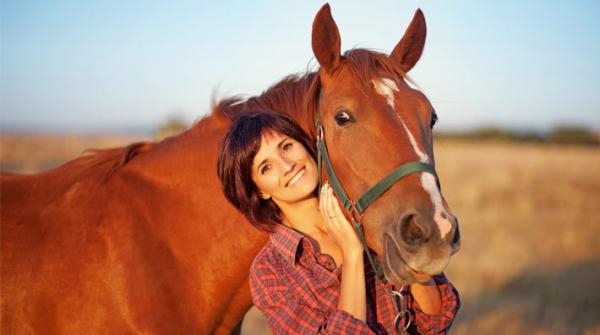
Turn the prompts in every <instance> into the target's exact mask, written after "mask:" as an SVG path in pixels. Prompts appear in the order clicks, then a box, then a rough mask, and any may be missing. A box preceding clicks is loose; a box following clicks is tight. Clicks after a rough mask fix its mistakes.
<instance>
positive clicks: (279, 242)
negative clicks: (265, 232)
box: [270, 224, 304, 264]
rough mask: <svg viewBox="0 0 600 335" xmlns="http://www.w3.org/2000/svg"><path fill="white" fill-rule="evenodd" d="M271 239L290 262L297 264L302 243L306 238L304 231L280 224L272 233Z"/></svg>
mask: <svg viewBox="0 0 600 335" xmlns="http://www.w3.org/2000/svg"><path fill="white" fill-rule="evenodd" d="M270 239H271V243H272V244H273V247H275V249H277V250H278V251H279V252H280V253H281V254H282V255H283V256H284V257H285V258H286V259H288V260H289V261H290V263H292V264H296V261H297V260H298V256H299V255H298V254H299V253H300V249H301V245H302V243H301V242H302V240H303V239H304V235H303V234H302V233H300V232H299V231H297V230H294V229H292V228H289V227H287V226H285V225H283V224H278V225H277V226H275V230H274V231H273V232H272V233H271V234H270Z"/></svg>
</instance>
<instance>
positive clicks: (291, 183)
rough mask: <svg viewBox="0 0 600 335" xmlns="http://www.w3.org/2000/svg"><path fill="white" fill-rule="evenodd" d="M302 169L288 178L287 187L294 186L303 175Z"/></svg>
mask: <svg viewBox="0 0 600 335" xmlns="http://www.w3.org/2000/svg"><path fill="white" fill-rule="evenodd" d="M304 171H305V170H304V169H302V170H300V172H298V173H297V174H296V175H295V176H294V178H292V179H290V182H289V183H288V187H291V186H294V184H296V183H297V182H298V180H300V178H302V176H304Z"/></svg>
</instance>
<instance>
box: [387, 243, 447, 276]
mask: <svg viewBox="0 0 600 335" xmlns="http://www.w3.org/2000/svg"><path fill="white" fill-rule="evenodd" d="M428 254H429V252H427V250H425V249H421V250H418V251H417V252H409V251H406V250H404V251H403V250H401V247H400V245H399V244H398V243H396V241H395V240H394V238H393V237H391V236H389V235H386V236H385V237H384V240H383V254H382V268H383V274H384V275H385V277H386V278H387V280H389V281H390V282H392V283H394V284H397V285H410V284H413V283H423V282H426V281H428V280H429V279H431V277H432V276H434V275H437V274H440V273H441V272H442V271H443V270H444V269H445V268H446V266H447V265H448V263H449V262H450V252H448V253H447V255H442V256H441V257H435V258H431V257H427V256H426V255H428Z"/></svg>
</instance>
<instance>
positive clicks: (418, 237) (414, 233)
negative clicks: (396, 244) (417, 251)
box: [400, 214, 427, 246]
mask: <svg viewBox="0 0 600 335" xmlns="http://www.w3.org/2000/svg"><path fill="white" fill-rule="evenodd" d="M418 218H419V216H418V215H417V214H409V215H405V216H404V217H403V218H402V220H401V221H400V236H402V240H403V241H404V242H406V243H407V244H408V245H411V246H419V245H421V244H423V243H425V242H426V239H427V233H426V229H425V227H423V225H421V224H420V223H419V219H418Z"/></svg>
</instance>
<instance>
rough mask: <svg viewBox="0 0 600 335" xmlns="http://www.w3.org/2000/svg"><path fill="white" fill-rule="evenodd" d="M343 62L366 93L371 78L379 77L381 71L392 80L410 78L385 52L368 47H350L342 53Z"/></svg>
mask: <svg viewBox="0 0 600 335" xmlns="http://www.w3.org/2000/svg"><path fill="white" fill-rule="evenodd" d="M344 60H345V61H344V64H345V65H346V66H347V68H348V70H349V71H350V72H352V74H353V75H354V76H355V77H356V79H357V80H356V82H358V83H361V84H362V86H361V87H360V90H361V91H362V92H363V93H364V94H365V95H366V94H367V92H368V90H369V88H370V86H369V85H370V83H371V80H372V79H373V78H375V77H380V76H381V72H382V70H383V72H385V73H387V76H391V77H392V78H390V79H393V80H394V81H398V80H400V79H402V78H405V79H408V80H410V79H409V78H408V77H407V75H406V73H404V71H403V70H402V68H401V67H400V66H399V65H398V64H396V62H394V60H393V59H392V58H390V57H389V56H387V55H386V54H383V53H379V52H376V51H373V50H368V49H350V50H348V51H346V52H345V53H344Z"/></svg>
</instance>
